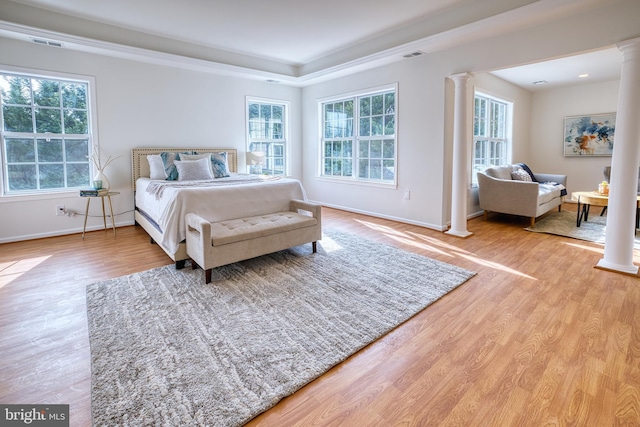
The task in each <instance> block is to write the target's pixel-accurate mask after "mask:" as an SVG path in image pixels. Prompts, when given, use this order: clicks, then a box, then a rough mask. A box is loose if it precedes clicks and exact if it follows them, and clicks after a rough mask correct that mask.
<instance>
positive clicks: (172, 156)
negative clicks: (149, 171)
mask: <svg viewBox="0 0 640 427" xmlns="http://www.w3.org/2000/svg"><path fill="white" fill-rule="evenodd" d="M182 154H191V153H190V152H188V151H185V152H183V153H182ZM160 157H161V158H162V163H163V164H164V172H165V173H166V174H167V181H177V180H178V169H176V165H175V164H174V163H173V162H175V161H176V160H180V153H173V152H170V151H163V152H162V153H160Z"/></svg>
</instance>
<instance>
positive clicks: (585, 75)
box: [578, 73, 589, 79]
mask: <svg viewBox="0 0 640 427" xmlns="http://www.w3.org/2000/svg"><path fill="white" fill-rule="evenodd" d="M578 77H580V78H581V79H584V78H585V77H589V73H584V74H578Z"/></svg>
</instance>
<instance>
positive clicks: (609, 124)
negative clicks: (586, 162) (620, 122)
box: [564, 113, 616, 157]
mask: <svg viewBox="0 0 640 427" xmlns="http://www.w3.org/2000/svg"><path fill="white" fill-rule="evenodd" d="M615 130H616V113H604V114H591V115H588V116H569V117H565V118H564V155H565V157H585V156H586V157H588V156H611V154H613V137H614V134H615Z"/></svg>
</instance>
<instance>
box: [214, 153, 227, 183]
mask: <svg viewBox="0 0 640 427" xmlns="http://www.w3.org/2000/svg"><path fill="white" fill-rule="evenodd" d="M211 170H212V171H213V177H214V178H224V177H226V176H231V175H230V174H229V163H228V162H227V152H226V151H223V152H221V153H211Z"/></svg>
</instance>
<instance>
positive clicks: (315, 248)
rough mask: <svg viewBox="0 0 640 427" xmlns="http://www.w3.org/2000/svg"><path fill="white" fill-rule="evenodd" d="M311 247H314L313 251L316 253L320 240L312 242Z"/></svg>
mask: <svg viewBox="0 0 640 427" xmlns="http://www.w3.org/2000/svg"><path fill="white" fill-rule="evenodd" d="M311 247H312V248H313V253H314V254H315V253H316V252H317V251H318V242H311Z"/></svg>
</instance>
